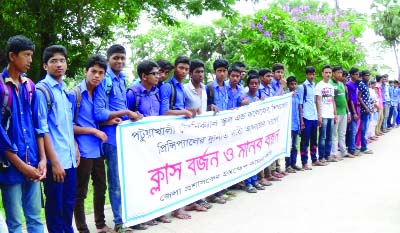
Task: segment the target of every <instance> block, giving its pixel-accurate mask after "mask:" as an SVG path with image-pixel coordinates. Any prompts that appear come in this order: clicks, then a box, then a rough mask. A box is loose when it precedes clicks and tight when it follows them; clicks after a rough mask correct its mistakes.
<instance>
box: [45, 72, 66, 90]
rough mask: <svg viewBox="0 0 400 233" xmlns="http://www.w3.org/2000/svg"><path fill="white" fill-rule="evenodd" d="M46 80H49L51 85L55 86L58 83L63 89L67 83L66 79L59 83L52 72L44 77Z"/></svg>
mask: <svg viewBox="0 0 400 233" xmlns="http://www.w3.org/2000/svg"><path fill="white" fill-rule="evenodd" d="M43 81H45V82H47V83H48V84H49V85H50V86H51V87H55V86H57V85H60V86H61V89H63V90H64V89H65V88H66V86H67V85H66V84H65V82H64V81H61V83H58V82H57V81H56V80H55V79H54V78H53V77H52V76H51V75H50V74H46V77H45V78H44V80H43Z"/></svg>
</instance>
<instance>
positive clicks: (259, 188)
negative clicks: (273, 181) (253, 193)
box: [253, 182, 265, 190]
mask: <svg viewBox="0 0 400 233" xmlns="http://www.w3.org/2000/svg"><path fill="white" fill-rule="evenodd" d="M253 186H254V187H255V188H256V189H257V190H265V187H264V186H262V185H261V184H260V183H257V182H256V183H254V184H253Z"/></svg>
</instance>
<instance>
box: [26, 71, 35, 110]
mask: <svg viewBox="0 0 400 233" xmlns="http://www.w3.org/2000/svg"><path fill="white" fill-rule="evenodd" d="M24 79H25V80H24V86H25V90H26V93H27V94H28V101H29V104H32V98H33V92H34V91H35V83H33V81H32V80H31V79H30V78H28V77H24Z"/></svg>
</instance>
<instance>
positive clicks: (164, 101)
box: [160, 77, 185, 115]
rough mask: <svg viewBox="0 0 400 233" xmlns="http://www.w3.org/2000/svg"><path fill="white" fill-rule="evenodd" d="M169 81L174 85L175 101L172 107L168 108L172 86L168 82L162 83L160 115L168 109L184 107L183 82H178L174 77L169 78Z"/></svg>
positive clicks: (181, 108)
mask: <svg viewBox="0 0 400 233" xmlns="http://www.w3.org/2000/svg"><path fill="white" fill-rule="evenodd" d="M170 83H172V85H174V87H175V90H176V92H175V103H173V104H174V106H173V107H172V108H170V106H169V105H170V99H171V97H172V86H171V84H169V83H164V84H163V85H162V86H161V87H160V99H161V109H160V115H164V114H165V113H166V112H168V110H170V109H174V110H183V109H185V91H184V89H183V84H182V83H180V82H178V80H176V78H175V77H172V78H171V79H170Z"/></svg>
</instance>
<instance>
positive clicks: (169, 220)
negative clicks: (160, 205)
mask: <svg viewBox="0 0 400 233" xmlns="http://www.w3.org/2000/svg"><path fill="white" fill-rule="evenodd" d="M157 221H159V222H162V223H171V222H172V221H171V219H169V218H168V217H167V216H165V215H163V216H160V217H158V218H157Z"/></svg>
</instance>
